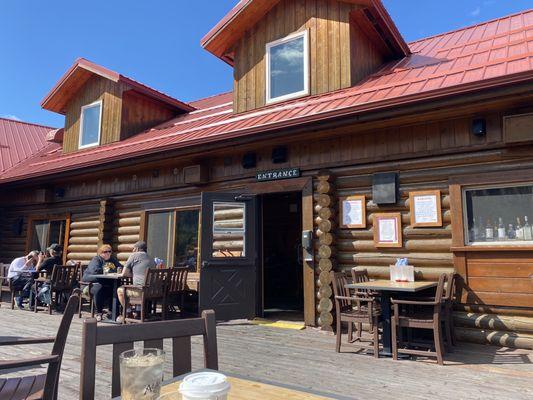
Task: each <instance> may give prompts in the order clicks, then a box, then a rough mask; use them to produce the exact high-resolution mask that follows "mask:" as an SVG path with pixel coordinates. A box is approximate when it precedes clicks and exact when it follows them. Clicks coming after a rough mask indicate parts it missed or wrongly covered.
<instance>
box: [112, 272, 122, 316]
mask: <svg viewBox="0 0 533 400" xmlns="http://www.w3.org/2000/svg"><path fill="white" fill-rule="evenodd" d="M117 289H118V279H113V301H112V305H111V318H112V319H113V322H115V321H116V320H117V317H118V310H119V308H120V304H119V301H118V294H117Z"/></svg>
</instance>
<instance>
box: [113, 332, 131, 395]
mask: <svg viewBox="0 0 533 400" xmlns="http://www.w3.org/2000/svg"><path fill="white" fill-rule="evenodd" d="M132 349H133V342H124V343H115V344H114V345H113V368H112V371H111V396H112V397H117V396H120V355H121V354H122V353H124V352H125V351H128V350H132Z"/></svg>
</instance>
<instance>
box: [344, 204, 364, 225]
mask: <svg viewBox="0 0 533 400" xmlns="http://www.w3.org/2000/svg"><path fill="white" fill-rule="evenodd" d="M342 224H343V225H362V224H363V202H362V201H361V200H344V201H343V202H342Z"/></svg>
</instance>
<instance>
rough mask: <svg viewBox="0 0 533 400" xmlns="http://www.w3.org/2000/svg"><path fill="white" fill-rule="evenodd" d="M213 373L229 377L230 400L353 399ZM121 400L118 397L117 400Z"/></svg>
mask: <svg viewBox="0 0 533 400" xmlns="http://www.w3.org/2000/svg"><path fill="white" fill-rule="evenodd" d="M205 371H211V370H209V369H202V370H199V371H194V372H205ZM212 372H221V373H223V374H224V375H226V376H227V377H228V381H229V382H230V384H231V389H230V392H229V395H228V400H250V399H261V400H281V399H289V400H325V399H340V400H345V399H346V400H348V399H352V397H350V398H348V397H344V396H338V395H333V394H327V393H320V392H317V391H313V390H306V389H301V388H296V387H293V386H290V385H284V384H279V383H272V382H268V381H264V380H256V379H250V378H245V377H243V376H239V375H236V374H230V373H226V372H222V371H212ZM186 375H188V374H185V375H181V376H178V377H176V378H174V379H171V380H168V381H165V382H163V387H162V388H161V394H166V393H172V392H177V391H178V389H179V386H180V383H181V381H182V380H183V378H184V377H185V376H186ZM181 398H182V397H181V395H179V394H178V395H177V396H176V399H179V400H181ZM118 399H120V397H117V398H116V399H115V400H118Z"/></svg>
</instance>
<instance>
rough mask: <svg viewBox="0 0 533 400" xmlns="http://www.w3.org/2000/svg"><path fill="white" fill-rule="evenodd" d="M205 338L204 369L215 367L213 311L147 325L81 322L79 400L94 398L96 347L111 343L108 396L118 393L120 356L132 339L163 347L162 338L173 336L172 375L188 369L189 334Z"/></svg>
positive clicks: (216, 359) (91, 399) (215, 351)
mask: <svg viewBox="0 0 533 400" xmlns="http://www.w3.org/2000/svg"><path fill="white" fill-rule="evenodd" d="M197 335H201V336H203V339H204V368H209V369H214V370H217V369H218V350H217V336H216V321H215V313H214V312H213V311H212V310H207V311H204V312H202V316H201V318H191V319H182V320H176V321H158V322H152V323H150V324H132V325H113V326H98V325H97V323H96V320H95V319H89V320H86V321H84V323H83V332H82V338H83V342H82V346H81V348H82V349H83V350H82V355H81V377H80V378H81V381H80V399H82V400H93V399H94V398H95V397H94V396H95V379H96V348H97V346H103V345H110V344H112V345H113V351H112V354H113V369H112V385H111V392H112V393H111V397H116V396H119V395H120V373H119V372H120V371H119V356H120V354H121V353H122V352H124V351H127V350H131V349H133V344H134V342H139V341H144V347H145V348H158V349H163V339H166V338H169V339H172V374H173V376H179V375H182V374H185V373H187V372H191V370H192V366H191V336H197Z"/></svg>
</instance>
